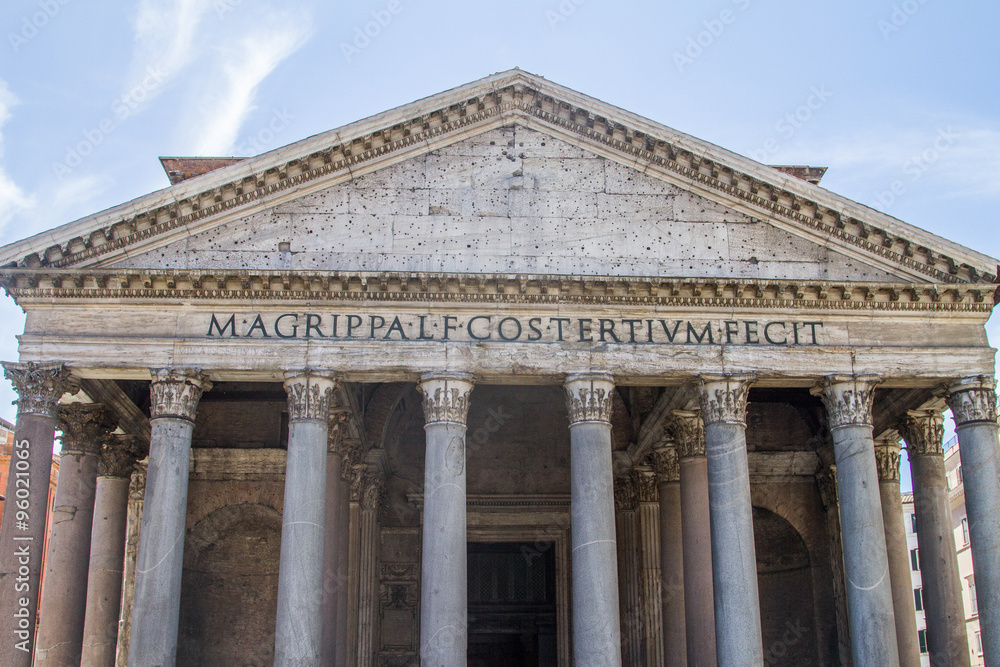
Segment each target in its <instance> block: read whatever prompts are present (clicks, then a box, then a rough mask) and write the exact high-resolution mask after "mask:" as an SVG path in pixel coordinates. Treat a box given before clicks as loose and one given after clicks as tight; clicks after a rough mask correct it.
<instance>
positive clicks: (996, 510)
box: [948, 375, 1000, 664]
mask: <svg viewBox="0 0 1000 667" xmlns="http://www.w3.org/2000/svg"><path fill="white" fill-rule="evenodd" d="M948 406H949V407H950V408H951V413H952V415H954V417H955V426H956V428H955V430H956V431H957V432H958V446H959V447H960V448H961V456H962V479H963V482H964V484H965V509H966V511H967V512H968V516H969V540H970V542H971V543H972V562H973V563H974V565H975V568H976V593H977V594H978V596H979V599H980V600H985V601H987V602H986V603H985V604H981V605H979V628H980V630H981V632H982V637H983V653H984V655H985V657H986V663H987V664H996V663H997V661H1000V605H998V604H996V601H997V600H1000V445H998V444H997V437H998V430H1000V427H998V425H997V395H996V380H994V379H993V378H991V377H988V376H985V375H975V376H972V377H967V378H963V379H962V380H959V381H958V382H955V383H954V384H952V385H951V386H950V387H949V388H948Z"/></svg>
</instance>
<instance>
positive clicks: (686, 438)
mask: <svg viewBox="0 0 1000 667" xmlns="http://www.w3.org/2000/svg"><path fill="white" fill-rule="evenodd" d="M670 425H671V426H670V428H671V431H672V432H673V434H674V437H675V438H676V440H677V456H678V458H682V459H686V458H690V457H692V456H705V426H704V424H702V421H701V415H700V414H699V413H698V412H696V411H692V410H674V412H673V415H672V418H671V421H670Z"/></svg>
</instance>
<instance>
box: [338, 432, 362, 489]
mask: <svg viewBox="0 0 1000 667" xmlns="http://www.w3.org/2000/svg"><path fill="white" fill-rule="evenodd" d="M340 456H341V459H340V479H342V480H344V481H346V482H351V480H352V479H353V478H354V477H353V475H354V466H356V465H358V464H360V463H361V441H360V440H356V439H354V438H344V439H343V441H342V442H341V449H340Z"/></svg>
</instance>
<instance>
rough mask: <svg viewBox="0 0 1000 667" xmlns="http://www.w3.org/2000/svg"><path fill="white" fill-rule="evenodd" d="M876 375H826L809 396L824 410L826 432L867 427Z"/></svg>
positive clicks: (870, 418)
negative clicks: (841, 428) (817, 399)
mask: <svg viewBox="0 0 1000 667" xmlns="http://www.w3.org/2000/svg"><path fill="white" fill-rule="evenodd" d="M881 380H882V377H881V376H880V375H827V376H826V377H824V378H823V379H822V380H821V381H820V383H819V384H818V385H817V386H815V387H813V388H812V390H811V393H812V394H813V395H814V396H820V397H822V399H823V404H824V405H825V406H826V415H827V419H828V421H829V424H830V429H835V428H840V427H843V426H871V425H872V399H873V398H874V397H875V387H876V385H878V383H879V382H880V381H881Z"/></svg>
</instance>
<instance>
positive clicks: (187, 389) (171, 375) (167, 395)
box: [149, 368, 212, 422]
mask: <svg viewBox="0 0 1000 667" xmlns="http://www.w3.org/2000/svg"><path fill="white" fill-rule="evenodd" d="M150 374H151V375H152V376H153V381H152V382H151V383H150V385H149V395H150V399H151V402H150V416H151V418H152V419H160V418H167V417H171V418H174V419H186V420H188V421H192V422H193V421H194V418H195V414H196V413H197V410H198V402H199V401H200V400H201V395H202V393H203V392H206V391H208V390H209V389H211V388H212V383H211V382H209V381H208V379H207V378H206V377H205V375H204V374H203V373H202V372H201V370H200V369H197V368H156V369H153V370H151V371H150Z"/></svg>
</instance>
